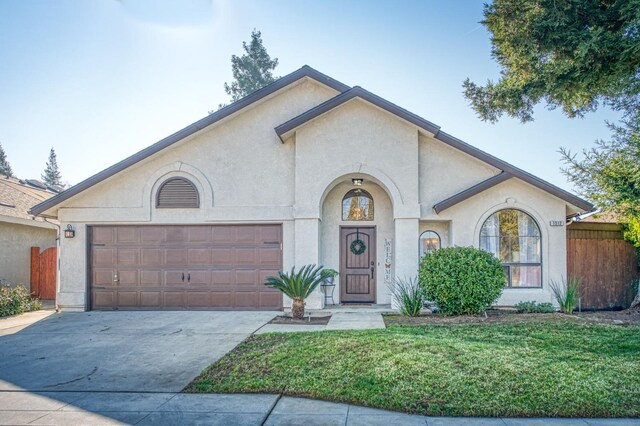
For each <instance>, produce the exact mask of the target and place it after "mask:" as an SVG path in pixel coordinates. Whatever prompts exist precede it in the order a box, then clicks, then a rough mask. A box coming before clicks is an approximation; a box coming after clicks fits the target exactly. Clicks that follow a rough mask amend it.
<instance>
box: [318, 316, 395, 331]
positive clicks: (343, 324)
mask: <svg viewBox="0 0 640 426" xmlns="http://www.w3.org/2000/svg"><path fill="white" fill-rule="evenodd" d="M373 328H385V325H384V320H383V319H382V314H380V313H379V312H335V313H333V315H332V316H331V320H329V324H327V327H326V328H325V330H368V329H373Z"/></svg>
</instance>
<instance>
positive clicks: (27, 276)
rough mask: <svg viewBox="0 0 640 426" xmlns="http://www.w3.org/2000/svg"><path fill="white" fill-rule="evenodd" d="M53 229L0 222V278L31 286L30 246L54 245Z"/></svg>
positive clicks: (27, 286) (44, 246)
mask: <svg viewBox="0 0 640 426" xmlns="http://www.w3.org/2000/svg"><path fill="white" fill-rule="evenodd" d="M56 236H57V231H56V230H55V229H48V228H40V227H34V226H26V225H19V224H15V223H6V222H0V278H3V279H6V280H9V281H10V282H11V283H12V284H13V285H18V284H22V285H23V286H24V287H26V288H27V289H30V288H31V247H40V249H41V250H44V249H47V248H49V247H55V245H56Z"/></svg>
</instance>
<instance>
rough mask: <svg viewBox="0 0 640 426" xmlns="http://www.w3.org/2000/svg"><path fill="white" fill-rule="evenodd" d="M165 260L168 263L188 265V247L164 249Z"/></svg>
mask: <svg viewBox="0 0 640 426" xmlns="http://www.w3.org/2000/svg"><path fill="white" fill-rule="evenodd" d="M164 262H165V263H166V264H167V265H186V264H187V250H186V249H166V250H165V251H164Z"/></svg>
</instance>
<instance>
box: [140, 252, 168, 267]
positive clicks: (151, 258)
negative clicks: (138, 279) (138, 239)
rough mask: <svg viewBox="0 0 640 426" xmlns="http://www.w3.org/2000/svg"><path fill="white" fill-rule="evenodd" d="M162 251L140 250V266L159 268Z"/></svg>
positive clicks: (161, 261)
mask: <svg viewBox="0 0 640 426" xmlns="http://www.w3.org/2000/svg"><path fill="white" fill-rule="evenodd" d="M163 255H164V250H161V249H151V248H142V249H140V259H141V262H140V264H141V265H142V266H161V265H162V264H163V263H164V262H163Z"/></svg>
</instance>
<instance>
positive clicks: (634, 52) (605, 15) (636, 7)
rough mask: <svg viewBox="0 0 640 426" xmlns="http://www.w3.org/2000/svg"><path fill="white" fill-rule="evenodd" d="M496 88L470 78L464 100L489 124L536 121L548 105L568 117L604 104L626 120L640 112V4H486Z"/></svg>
mask: <svg viewBox="0 0 640 426" xmlns="http://www.w3.org/2000/svg"><path fill="white" fill-rule="evenodd" d="M484 18H485V19H484V20H483V21H482V24H484V25H485V26H486V27H487V29H488V30H489V32H490V33H491V43H492V51H491V53H492V56H493V58H494V59H495V60H496V61H497V62H498V64H499V65H500V67H501V76H500V79H499V80H498V81H497V82H495V83H494V82H492V81H489V82H487V84H486V85H485V86H478V85H476V84H475V83H472V82H471V81H469V79H467V80H466V81H465V82H464V89H465V96H466V97H467V99H469V101H470V102H471V106H472V107H473V108H474V109H475V110H476V112H477V113H478V115H479V116H480V118H482V119H483V120H487V121H491V122H495V121H497V120H498V119H499V118H500V116H501V115H502V114H503V113H506V114H508V115H510V116H512V117H516V118H519V119H520V120H521V121H523V122H525V121H531V120H532V119H533V116H532V114H533V107H534V106H535V105H536V104H537V103H539V102H546V103H547V105H548V106H549V107H550V108H557V107H560V108H562V109H563V111H564V112H565V113H566V114H567V115H568V116H569V117H576V116H582V115H584V114H585V113H586V112H589V111H593V110H594V109H596V108H597V107H598V105H602V104H605V105H609V106H611V107H613V108H614V109H618V110H621V111H624V112H625V113H626V114H627V115H628V114H633V113H634V111H637V109H638V106H639V105H640V100H639V97H640V48H639V46H640V0H589V1H584V0H583V1H558V0H495V1H494V2H493V3H492V4H487V5H485V8H484Z"/></svg>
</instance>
